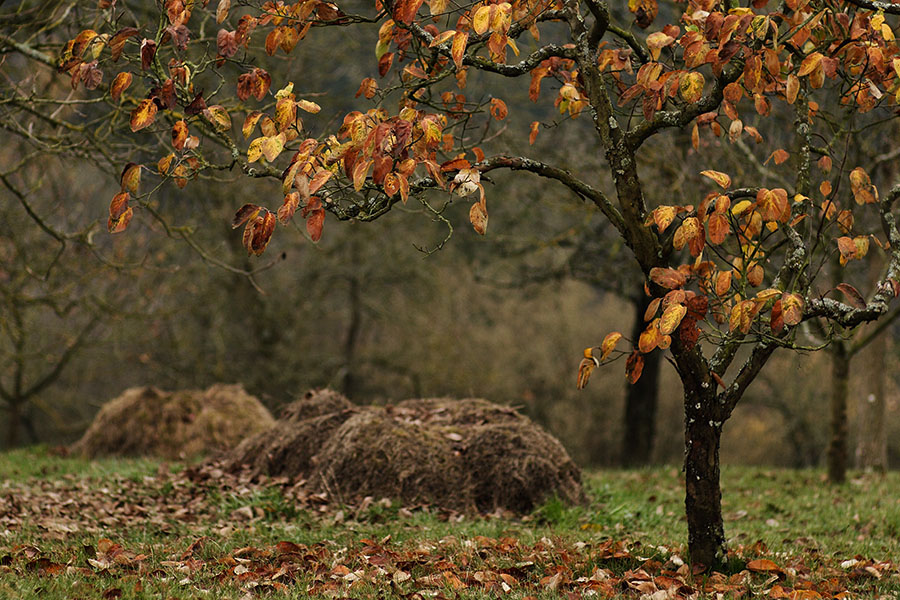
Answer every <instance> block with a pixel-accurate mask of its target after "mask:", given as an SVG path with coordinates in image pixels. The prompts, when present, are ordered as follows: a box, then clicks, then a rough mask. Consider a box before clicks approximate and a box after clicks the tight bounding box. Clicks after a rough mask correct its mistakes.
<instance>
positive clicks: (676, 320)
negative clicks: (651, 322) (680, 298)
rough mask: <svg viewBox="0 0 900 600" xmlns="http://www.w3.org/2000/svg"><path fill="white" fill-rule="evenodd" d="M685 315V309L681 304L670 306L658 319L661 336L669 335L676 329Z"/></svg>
mask: <svg viewBox="0 0 900 600" xmlns="http://www.w3.org/2000/svg"><path fill="white" fill-rule="evenodd" d="M686 314H687V307H686V306H684V305H683V304H670V305H669V306H668V308H666V310H664V311H663V314H662V316H661V317H660V318H659V332H660V333H661V334H663V335H670V334H671V333H672V332H673V331H675V330H676V329H677V328H678V326H679V325H680V324H681V320H682V319H683V318H684V315H686Z"/></svg>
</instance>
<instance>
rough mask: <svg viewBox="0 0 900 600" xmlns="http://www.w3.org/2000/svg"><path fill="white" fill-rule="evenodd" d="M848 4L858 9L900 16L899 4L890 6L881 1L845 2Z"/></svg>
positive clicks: (860, 0) (859, 0)
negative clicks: (880, 11)
mask: <svg viewBox="0 0 900 600" xmlns="http://www.w3.org/2000/svg"><path fill="white" fill-rule="evenodd" d="M846 1H847V2H849V3H850V4H854V5H856V6H858V7H859V8H866V9H868V10H874V11H879V10H882V11H884V12H886V13H888V14H891V15H900V4H892V3H890V2H884V1H883V0H846Z"/></svg>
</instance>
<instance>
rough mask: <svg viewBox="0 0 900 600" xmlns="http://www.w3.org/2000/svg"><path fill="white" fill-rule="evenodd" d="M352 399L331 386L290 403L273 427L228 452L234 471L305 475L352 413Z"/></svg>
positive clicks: (271, 474) (288, 475)
mask: <svg viewBox="0 0 900 600" xmlns="http://www.w3.org/2000/svg"><path fill="white" fill-rule="evenodd" d="M353 406H354V405H353V403H352V402H350V401H349V400H347V398H345V397H344V396H342V395H341V394H339V393H337V392H335V391H332V390H328V389H325V390H313V391H309V392H307V393H306V394H305V395H304V396H303V397H302V398H300V399H299V400H296V401H295V402H293V403H291V404H289V405H287V406H286V407H285V408H284V409H283V410H282V411H281V418H280V419H279V420H278V421H277V422H276V423H275V426H274V427H272V428H271V429H269V430H267V431H264V432H261V433H258V434H257V435H255V436H253V437H248V438H247V439H245V440H244V441H243V442H242V443H241V444H240V445H239V446H238V447H237V448H235V449H234V450H232V451H231V452H230V453H228V455H227V457H226V458H225V463H226V466H227V467H228V469H229V470H231V471H242V470H247V469H249V471H250V473H251V474H252V475H253V476H255V477H258V476H260V475H269V476H273V477H275V476H282V475H283V476H286V477H292V478H293V477H300V478H303V477H306V475H308V474H309V473H310V471H311V470H312V459H313V458H314V457H315V455H316V453H317V452H318V451H319V450H320V449H321V448H322V445H323V443H324V442H325V440H327V439H328V438H329V437H330V436H331V434H332V433H333V432H334V430H335V429H337V428H338V427H340V426H341V425H343V423H344V421H346V420H347V419H349V418H350V417H351V416H352V412H353Z"/></svg>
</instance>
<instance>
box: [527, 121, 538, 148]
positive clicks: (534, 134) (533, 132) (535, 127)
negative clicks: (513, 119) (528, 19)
mask: <svg viewBox="0 0 900 600" xmlns="http://www.w3.org/2000/svg"><path fill="white" fill-rule="evenodd" d="M540 126H541V123H540V121H532V122H531V132H530V133H529V134H528V145H529V146H533V145H534V141H535V140H536V139H537V134H538V128H540Z"/></svg>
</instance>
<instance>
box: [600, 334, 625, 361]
mask: <svg viewBox="0 0 900 600" xmlns="http://www.w3.org/2000/svg"><path fill="white" fill-rule="evenodd" d="M620 339H622V334H621V333H619V332H618V331H613V332H612V333H608V334H606V337H605V338H603V343H601V344H600V361H601V362H602V361H604V360H606V359H607V358H608V357H609V355H610V354H611V353H612V351H613V350H615V348H616V344H617V343H618V342H619V340H620Z"/></svg>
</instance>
